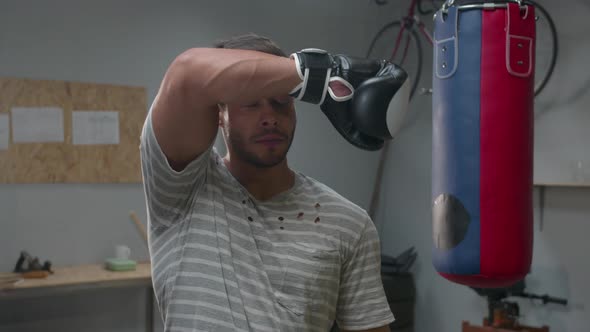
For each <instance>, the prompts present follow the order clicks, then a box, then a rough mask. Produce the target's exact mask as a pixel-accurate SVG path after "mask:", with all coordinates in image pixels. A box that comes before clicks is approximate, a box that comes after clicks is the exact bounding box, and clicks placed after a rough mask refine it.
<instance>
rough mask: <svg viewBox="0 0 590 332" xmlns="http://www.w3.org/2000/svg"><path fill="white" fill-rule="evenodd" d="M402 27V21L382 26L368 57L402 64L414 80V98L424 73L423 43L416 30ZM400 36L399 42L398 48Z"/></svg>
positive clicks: (411, 95)
mask: <svg viewBox="0 0 590 332" xmlns="http://www.w3.org/2000/svg"><path fill="white" fill-rule="evenodd" d="M401 28H402V22H401V21H394V22H391V23H389V24H387V25H385V26H384V27H383V28H381V30H379V32H377V34H376V35H375V37H374V38H373V40H372V41H371V44H370V46H369V50H368V52H367V58H370V59H385V60H389V61H391V62H393V63H395V64H397V65H399V66H401V67H402V68H403V69H404V70H405V71H406V72H407V73H408V75H409V76H410V79H411V82H412V90H411V92H410V99H412V97H413V96H414V93H415V92H416V88H417V87H418V82H419V81H420V74H421V73H422V45H421V44H420V40H418V34H417V33H416V30H414V29H412V28H410V29H404V30H403V32H402V29H401ZM398 37H399V43H398V47H397V48H396V41H397V40H398Z"/></svg>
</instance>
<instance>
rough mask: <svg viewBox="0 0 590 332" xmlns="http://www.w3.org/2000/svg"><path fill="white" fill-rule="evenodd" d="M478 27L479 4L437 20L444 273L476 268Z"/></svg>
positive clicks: (438, 197)
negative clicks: (471, 8) (476, 7)
mask: <svg viewBox="0 0 590 332" xmlns="http://www.w3.org/2000/svg"><path fill="white" fill-rule="evenodd" d="M481 28H482V13H481V11H479V10H466V11H461V12H458V11H457V9H456V8H455V7H451V8H449V10H448V14H447V15H445V16H444V19H443V15H442V13H441V12H440V11H439V12H438V13H437V16H436V20H435V28H434V38H435V48H434V52H435V54H434V70H433V72H434V73H433V100H432V105H433V142H432V143H433V147H432V203H433V210H434V211H433V213H434V214H433V222H434V231H435V232H434V237H433V241H434V242H433V264H434V266H435V267H436V269H437V270H438V271H439V272H443V273H448V274H458V275H471V274H479V272H480V218H479V217H480V212H479V206H480V190H479V177H480V167H479V165H480V145H479V143H480V141H479V137H480V126H479V121H480V79H481V75H480V68H481V64H480V59H481V31H482V30H481ZM449 198H451V199H449ZM435 202H436V204H435ZM439 203H440V204H439ZM437 204H439V206H437ZM441 205H442V206H443V207H442V208H441ZM444 205H446V207H445V206H444ZM451 205H452V206H451ZM437 209H438V210H437ZM459 209H461V211H459V212H461V213H458V212H457V211H458V210H459ZM437 216H438V218H437ZM459 217H460V218H459ZM459 219H460V220H459ZM459 223H463V224H461V225H459ZM459 226H460V227H459ZM437 227H438V228H437ZM458 228H459V231H458V230H457V229H458ZM437 233H438V236H439V238H438V239H437ZM459 233H461V234H459ZM441 238H442V241H441V240H440V239H441ZM445 241H446V242H445ZM441 243H442V244H441Z"/></svg>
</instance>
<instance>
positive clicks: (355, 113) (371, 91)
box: [291, 49, 411, 151]
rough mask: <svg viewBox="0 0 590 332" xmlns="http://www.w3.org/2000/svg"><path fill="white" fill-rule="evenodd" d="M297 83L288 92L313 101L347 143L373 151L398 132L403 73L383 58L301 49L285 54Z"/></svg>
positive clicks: (403, 105) (406, 95)
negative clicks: (293, 64) (293, 65)
mask: <svg viewBox="0 0 590 332" xmlns="http://www.w3.org/2000/svg"><path fill="white" fill-rule="evenodd" d="M291 58H293V59H294V60H295V64H296V67H297V72H298V73H299V77H300V78H301V80H302V82H301V84H299V85H298V86H297V87H295V89H293V91H291V96H293V97H294V98H295V99H297V100H301V101H304V102H309V103H313V104H319V105H320V109H321V110H322V112H323V113H324V114H325V115H326V116H327V117H328V119H329V120H330V122H331V123H332V125H333V126H334V128H335V129H336V130H337V131H338V132H339V133H340V134H341V135H342V136H343V137H344V138H345V139H346V140H347V141H348V142H350V143H351V144H353V145H355V146H357V147H359V148H361V149H364V150H369V151H374V150H378V149H380V148H381V147H382V146H383V143H384V140H387V139H392V138H393V137H394V136H395V135H396V133H397V132H398V131H399V129H400V127H401V124H402V122H403V119H404V117H405V114H406V112H407V109H408V103H409V99H410V88H411V84H410V80H409V78H408V75H407V73H406V72H405V71H404V70H403V69H402V68H400V67H398V66H397V65H395V64H392V63H390V62H388V61H385V60H369V59H363V58H357V57H351V56H346V55H331V54H329V53H327V52H326V51H324V50H320V49H304V50H302V51H299V52H296V53H294V54H292V55H291Z"/></svg>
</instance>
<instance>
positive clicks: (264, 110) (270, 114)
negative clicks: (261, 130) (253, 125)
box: [260, 100, 279, 127]
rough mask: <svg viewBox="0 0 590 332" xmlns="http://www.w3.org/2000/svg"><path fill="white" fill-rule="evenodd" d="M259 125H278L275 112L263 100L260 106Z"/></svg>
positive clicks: (269, 103)
mask: <svg viewBox="0 0 590 332" xmlns="http://www.w3.org/2000/svg"><path fill="white" fill-rule="evenodd" d="M260 124H261V125H262V126H263V127H276V126H277V125H278V124H279V123H278V118H277V110H276V109H275V108H274V105H273V104H272V103H271V102H270V101H269V100H264V101H263V102H262V105H261V112H260Z"/></svg>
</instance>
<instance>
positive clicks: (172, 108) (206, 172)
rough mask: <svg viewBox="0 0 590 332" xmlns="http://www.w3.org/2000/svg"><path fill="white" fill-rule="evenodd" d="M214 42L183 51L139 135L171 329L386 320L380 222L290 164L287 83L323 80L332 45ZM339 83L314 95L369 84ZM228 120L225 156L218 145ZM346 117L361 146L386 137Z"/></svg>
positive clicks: (379, 327) (158, 287)
mask: <svg viewBox="0 0 590 332" xmlns="http://www.w3.org/2000/svg"><path fill="white" fill-rule="evenodd" d="M216 46H217V47H216V48H204V49H191V50H188V51H186V52H184V53H183V54H181V55H179V56H178V57H177V58H176V59H175V60H174V61H173V62H172V64H171V65H170V67H169V68H168V70H167V72H166V74H165V76H164V79H163V82H162V84H161V87H160V91H159V92H158V95H157V97H156V98H155V100H154V102H153V105H152V108H151V110H150V113H149V115H148V117H147V120H146V122H145V125H144V129H143V133H142V137H141V157H142V172H143V178H144V189H145V193H146V200H147V207H148V220H149V229H150V236H149V245H150V256H151V262H152V276H153V284H154V289H155V292H156V297H157V300H158V304H159V307H160V310H161V313H162V316H163V319H164V324H165V329H166V330H167V331H327V330H329V329H330V327H331V326H332V324H333V322H334V321H336V322H337V324H338V325H339V327H340V329H341V330H351V331H352V330H355V331H358V330H363V331H388V330H389V328H388V327H387V326H388V324H389V323H391V322H392V321H393V319H394V318H393V315H392V313H391V312H390V309H389V306H388V303H387V300H386V298H385V295H384V291H383V285H382V283H381V277H380V249H379V239H378V236H377V233H376V230H375V226H374V224H373V222H372V221H371V220H370V218H369V217H368V215H367V214H366V212H365V211H364V210H363V209H361V208H360V207H358V206H356V205H355V204H353V203H351V202H350V201H348V200H347V199H345V198H344V197H342V196H340V195H339V194H337V193H336V192H334V191H333V190H332V189H330V188H328V187H327V186H325V185H323V184H321V183H320V182H318V181H316V180H314V179H312V178H310V177H307V176H305V175H303V174H301V173H299V172H296V171H294V170H292V169H291V168H289V166H288V164H287V159H286V154H287V152H288V151H289V147H290V145H291V142H292V140H293V136H294V133H295V127H296V114H295V108H294V103H293V98H292V97H291V96H290V95H293V96H298V98H300V99H301V97H302V95H304V94H306V93H308V92H309V91H312V90H313V89H312V85H314V84H315V83H311V82H312V80H313V79H312V78H309V77H305V75H307V74H305V73H308V72H309V71H310V70H314V69H313V68H312V67H311V65H310V64H311V62H312V60H310V59H311V58H305V56H309V57H315V56H318V54H319V56H320V57H324V56H327V55H325V54H323V53H321V52H320V53H317V54H316V53H313V52H315V51H313V50H312V51H311V52H312V53H310V54H307V55H306V54H303V53H305V52H302V53H301V54H299V55H297V56H294V57H292V58H289V57H286V56H285V54H284V53H283V52H282V51H281V50H280V49H279V48H278V47H277V46H276V45H275V44H274V43H273V42H272V41H271V40H269V39H267V38H264V37H260V36H257V35H253V34H249V35H243V36H238V37H235V38H233V39H230V40H227V41H224V42H220V43H219V44H218V45H216ZM322 59H327V58H322ZM330 59H332V58H330ZM344 60H345V59H344V58H343V60H342V61H344ZM314 61H315V60H314ZM361 62H362V61H361ZM365 62H367V61H365ZM363 63H364V62H363ZM364 64H365V66H364V67H362V68H364V69H362V70H359V71H358V72H362V71H363V70H364V71H366V67H367V66H366V65H367V63H364ZM304 66H309V68H311V69H310V70H308V67H304ZM379 66H382V67H383V64H382V63H381V64H379ZM349 69H350V72H351V73H352V72H354V70H353V69H352V68H349ZM383 70H384V69H381V70H380V72H383ZM330 71H332V69H330V70H329V71H328V74H329V73H330ZM375 75H376V74H375V72H373V71H372V72H371V76H375ZM328 76H329V75H328ZM326 77H327V76H326ZM321 79H322V80H323V79H324V78H323V77H322V78H321ZM388 79H390V78H388ZM390 80H391V79H390ZM306 82H308V83H309V86H306V85H305V84H304V83H306ZM322 82H323V81H322ZM316 83H317V82H316ZM329 83H330V91H329V94H330V95H329V96H328V93H327V92H326V90H323V94H322V93H318V92H317V91H316V92H314V93H315V97H317V98H316V101H318V100H317V99H319V97H320V96H321V99H322V100H324V99H325V100H326V101H322V107H324V105H326V103H328V101H327V99H326V98H329V99H330V102H332V103H335V102H336V101H335V100H344V99H347V98H348V97H350V96H348V97H347V96H346V94H349V95H350V94H352V92H353V91H354V88H355V87H358V84H357V83H358V82H357V83H355V84H352V83H350V82H346V80H343V79H341V78H334V79H330V82H329ZM322 84H323V83H322ZM315 85H318V84H315ZM320 85H321V84H320ZM325 85H326V86H327V85H328V82H327V81H326V84H325ZM322 88H323V85H322ZM360 89H361V88H360V87H359V90H360ZM305 90H307V91H308V92H305ZM318 91H319V90H318ZM319 92H321V91H319ZM309 93H312V92H309ZM371 93H372V92H371ZM313 97H314V96H312V97H309V96H308V97H306V98H311V99H313ZM332 111H333V110H332ZM334 112H335V111H334ZM327 114H328V113H327ZM334 114H336V113H334ZM340 114H343V113H340ZM338 116H340V115H338ZM338 116H337V117H332V118H331V121H332V122H333V123H336V122H335V121H337V119H338ZM218 127H220V128H222V133H223V137H224V139H225V143H226V146H227V154H226V155H225V156H224V157H223V158H222V157H221V156H220V155H219V154H218V153H217V150H216V149H215V148H214V147H213V143H214V140H215V137H216V134H217V129H218ZM344 127H345V126H342V128H344ZM342 128H341V129H340V132H341V133H343V135H345V134H346V135H348V134H350V135H349V136H348V138H349V139H351V140H353V139H358V140H359V141H358V144H361V145H362V144H365V145H366V146H368V144H375V142H377V143H378V142H382V140H379V139H376V138H369V137H368V136H367V137H365V136H362V135H364V134H361V133H355V132H351V128H352V127H351V126H346V129H342ZM351 133H352V134H351ZM359 135H360V136H359ZM363 137H364V138H363ZM361 139H365V140H364V141H363V142H361V141H360V140H361Z"/></svg>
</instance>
